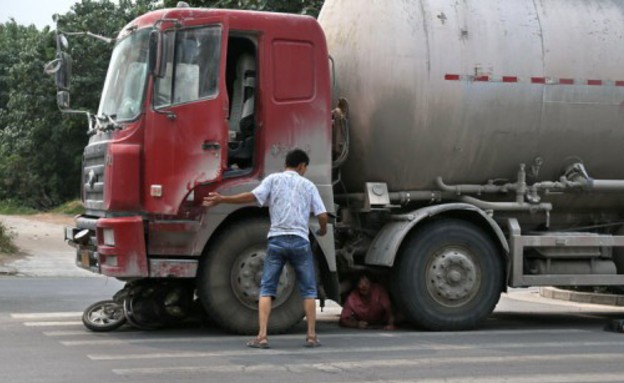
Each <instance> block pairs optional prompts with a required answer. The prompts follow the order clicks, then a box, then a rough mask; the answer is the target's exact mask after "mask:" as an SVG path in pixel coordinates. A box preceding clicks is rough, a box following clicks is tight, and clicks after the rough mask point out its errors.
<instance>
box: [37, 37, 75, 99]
mask: <svg viewBox="0 0 624 383" xmlns="http://www.w3.org/2000/svg"><path fill="white" fill-rule="evenodd" d="M65 44H67V43H65ZM43 71H44V72H45V73H47V74H49V75H54V80H55V82H56V88H57V91H58V92H57V94H56V101H57V104H58V106H59V108H60V109H67V108H69V80H70V77H71V56H70V55H69V54H67V53H65V52H63V51H61V50H58V51H57V53H56V58H55V59H54V60H52V61H50V62H49V63H47V64H46V65H45V66H44V67H43Z"/></svg>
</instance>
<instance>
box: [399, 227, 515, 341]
mask: <svg viewBox="0 0 624 383" xmlns="http://www.w3.org/2000/svg"><path fill="white" fill-rule="evenodd" d="M394 273H395V278H393V280H394V284H393V286H392V290H393V295H394V298H395V301H397V302H398V303H399V304H400V306H401V307H400V308H401V309H402V311H403V312H404V314H405V315H406V316H407V318H408V320H410V322H412V323H413V324H414V325H417V326H421V327H424V328H426V329H429V330H466V329H470V328H474V327H476V326H477V325H478V324H479V323H480V322H482V321H483V320H484V319H485V318H486V317H487V316H488V315H490V313H491V312H492V311H493V310H494V307H495V306H496V303H497V302H498V300H499V298H500V293H501V291H502V289H503V283H504V269H503V265H502V260H501V257H500V256H499V254H498V252H497V250H496V246H495V245H494V244H493V243H492V241H491V239H490V238H488V236H487V235H485V233H483V231H482V230H481V229H479V228H478V227H476V226H475V225H473V224H471V223H469V222H465V221H460V220H455V219H445V220H440V221H437V222H434V223H432V224H430V225H428V226H425V227H424V228H423V229H422V230H420V231H418V232H416V233H414V234H413V235H412V236H411V238H408V240H407V242H406V243H405V245H404V246H403V248H402V251H401V254H400V255H399V259H398V263H397V264H395V266H394Z"/></svg>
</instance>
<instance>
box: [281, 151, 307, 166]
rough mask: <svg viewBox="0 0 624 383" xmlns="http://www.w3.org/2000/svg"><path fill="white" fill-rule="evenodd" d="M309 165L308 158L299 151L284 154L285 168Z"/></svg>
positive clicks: (304, 153)
mask: <svg viewBox="0 0 624 383" xmlns="http://www.w3.org/2000/svg"><path fill="white" fill-rule="evenodd" d="M302 163H303V164H305V165H306V166H308V165H309V164H310V157H308V155H307V154H306V152H304V151H303V150H301V149H293V150H291V151H290V152H288V154H286V167H287V168H296V167H297V166H299V164H302Z"/></svg>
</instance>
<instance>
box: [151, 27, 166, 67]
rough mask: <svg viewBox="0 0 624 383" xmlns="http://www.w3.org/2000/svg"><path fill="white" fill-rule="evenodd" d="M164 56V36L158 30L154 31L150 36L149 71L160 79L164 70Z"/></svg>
mask: <svg viewBox="0 0 624 383" xmlns="http://www.w3.org/2000/svg"><path fill="white" fill-rule="evenodd" d="M162 54H163V35H162V33H161V32H160V31H158V30H153V31H151V32H150V35H149V56H148V60H149V62H148V69H149V72H150V73H151V74H152V75H153V76H154V77H158V78H162V77H163V75H164V73H163V68H164V65H162V59H161V58H162Z"/></svg>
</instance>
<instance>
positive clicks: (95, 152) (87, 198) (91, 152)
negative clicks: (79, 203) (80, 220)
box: [82, 137, 109, 210]
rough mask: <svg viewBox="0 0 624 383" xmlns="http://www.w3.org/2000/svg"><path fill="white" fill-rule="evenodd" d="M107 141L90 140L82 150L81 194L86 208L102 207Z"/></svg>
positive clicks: (98, 208)
mask: <svg viewBox="0 0 624 383" xmlns="http://www.w3.org/2000/svg"><path fill="white" fill-rule="evenodd" d="M92 139H93V137H92ZM108 142H109V141H108V140H104V141H99V142H91V143H89V145H87V147H86V148H85V150H84V156H83V165H82V193H83V195H82V196H83V201H84V206H85V208H86V209H95V210H103V209H104V167H105V164H106V152H107V148H108Z"/></svg>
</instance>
